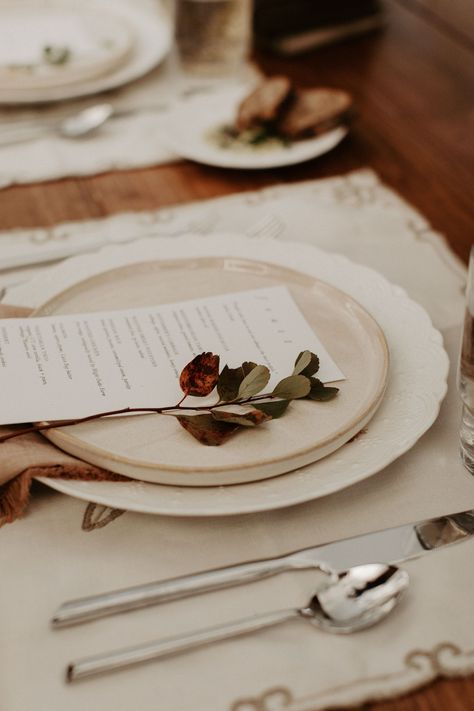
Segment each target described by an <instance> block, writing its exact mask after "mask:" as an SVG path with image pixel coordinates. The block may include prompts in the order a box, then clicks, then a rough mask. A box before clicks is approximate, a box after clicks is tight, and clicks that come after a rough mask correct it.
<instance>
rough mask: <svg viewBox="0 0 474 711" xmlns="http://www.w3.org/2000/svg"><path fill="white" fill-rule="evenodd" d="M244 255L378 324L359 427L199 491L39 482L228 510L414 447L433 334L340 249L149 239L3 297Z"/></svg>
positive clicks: (438, 362)
mask: <svg viewBox="0 0 474 711" xmlns="http://www.w3.org/2000/svg"><path fill="white" fill-rule="evenodd" d="M250 255H251V259H252V260H253V261H255V262H259V261H260V262H262V263H266V264H272V265H275V266H277V267H284V268H287V269H291V270H294V271H296V272H300V273H301V274H302V275H308V276H309V277H311V278H315V279H321V280H323V281H324V282H326V283H328V284H331V285H332V286H335V287H336V288H339V289H341V290H343V291H344V292H345V293H346V294H348V295H349V296H351V297H352V298H353V299H355V300H356V301H357V302H358V303H359V304H360V305H362V307H363V308H365V309H366V310H367V311H368V312H369V313H370V314H371V315H372V317H373V318H374V319H375V320H376V321H377V322H378V324H379V325H380V327H381V328H382V330H383V332H384V334H385V337H386V339H387V343H388V347H389V351H390V369H389V378H388V386H387V390H386V393H385V396H384V399H383V401H382V404H381V405H380V407H379V409H378V411H377V412H376V414H375V415H374V417H373V418H372V419H371V421H370V423H369V425H368V426H367V428H366V431H365V432H364V433H363V434H361V436H359V437H357V438H356V439H354V440H353V441H351V442H350V443H348V444H347V445H345V446H343V447H340V448H339V449H338V450H337V451H336V452H334V453H333V454H331V455H329V456H327V457H325V458H324V459H321V460H319V461H318V462H315V463H313V464H309V465H307V466H305V467H302V468H301V469H298V470H297V471H294V472H291V473H288V474H283V475H281V476H278V477H275V478H272V479H267V480H265V481H260V482H255V483H247V484H237V485H233V486H225V487H222V486H215V487H205V488H204V487H203V488H200V487H180V486H165V485H161V484H150V483H145V482H141V481H132V482H127V483H120V484H117V483H114V482H78V481H63V480H54V479H51V480H50V479H43V478H42V479H41V481H43V482H44V483H45V484H47V485H48V486H51V487H53V488H55V489H57V490H59V491H63V492H64V493H67V494H70V495H73V496H77V497H79V498H82V499H85V500H87V501H94V502H97V503H100V504H103V505H106V506H112V507H115V508H123V509H129V510H134V511H141V512H144V513H154V514H165V515H171V516H211V515H216V516H217V515H232V514H241V513H251V512H256V511H265V510H269V509H277V508H283V507H285V506H291V505H294V504H298V503H302V502H305V501H310V500H312V499H316V498H318V497H320V496H325V495H327V494H330V493H332V492H335V491H338V490H340V489H343V488H344V487H347V486H349V485H351V484H355V483H356V482H358V481H361V480H363V479H365V478H367V477H369V476H371V475H373V474H375V473H376V472H378V471H380V470H381V469H382V468H383V467H385V466H387V465H388V464H390V462H392V461H394V460H395V459H396V458H397V457H399V456H400V455H401V454H403V453H404V452H406V451H407V450H408V449H410V448H411V447H412V446H413V445H414V444H415V442H416V441H417V440H418V439H419V437H421V435H422V434H423V433H424V432H425V431H426V430H427V429H428V428H429V427H430V426H431V424H432V423H433V422H434V420H435V418H436V416H437V414H438V411H439V406H440V403H441V400H442V398H443V397H444V395H445V393H446V387H447V386H446V377H447V372H448V358H447V355H446V353H445V351H444V349H443V345H442V338H441V335H440V333H439V332H438V331H436V330H435V329H434V328H433V326H432V324H431V321H430V319H429V317H428V315H427V314H426V312H425V311H424V310H423V309H422V308H421V307H420V306H419V305H418V304H416V303H415V302H414V301H412V300H411V299H410V298H409V297H408V296H407V295H406V293H405V292H404V291H403V290H402V289H401V288H399V287H397V286H394V285H392V284H390V283H389V282H388V281H387V280H386V279H385V278H384V277H382V276H381V275H380V274H378V273H377V272H375V271H373V270H372V269H369V268H367V267H364V266H361V265H356V264H354V263H352V262H350V261H349V260H348V259H346V258H344V257H342V256H340V255H334V254H330V253H326V252H323V251H321V250H319V249H317V248H315V247H312V246H311V245H308V244H298V245H296V244H295V243H285V242H280V241H275V242H272V243H271V245H270V244H269V243H268V242H266V241H265V240H262V241H259V240H254V239H249V238H244V237H241V236H238V235H212V236H208V237H203V236H193V237H190V236H188V237H180V238H160V239H149V240H142V241H140V242H135V243H133V244H129V245H123V246H117V247H109V248H106V249H103V250H101V251H100V252H98V253H95V254H92V255H84V256H80V257H74V258H72V259H69V260H67V261H65V262H63V263H62V264H60V265H58V266H57V267H53V268H52V269H51V270H50V272H49V277H48V279H46V278H45V276H44V275H42V276H40V277H38V278H36V279H32V280H31V281H30V282H28V283H27V284H24V285H21V286H19V287H16V288H14V289H11V290H10V293H9V297H10V300H11V302H12V303H13V302H14V301H17V303H22V304H27V303H30V304H31V305H35V306H40V305H41V303H44V302H46V301H49V300H50V299H52V298H54V296H55V295H57V294H58V293H61V292H62V291H63V290H65V289H68V288H69V287H72V286H74V284H77V283H78V282H80V281H82V280H84V279H86V278H90V277H92V276H94V275H97V274H101V273H103V272H105V271H108V270H110V269H113V268H116V267H121V266H126V265H129V264H133V263H137V262H146V261H148V260H151V261H154V260H157V259H162V260H170V259H182V258H188V259H189V258H192V257H196V258H206V257H223V258H234V259H236V260H239V259H244V260H245V259H248V258H249V256H250ZM111 287H113V283H112V284H111ZM290 416H292V414H291V415H290V413H288V417H290ZM270 424H271V425H274V424H276V423H270ZM244 434H245V433H244ZM224 446H226V445H224Z"/></svg>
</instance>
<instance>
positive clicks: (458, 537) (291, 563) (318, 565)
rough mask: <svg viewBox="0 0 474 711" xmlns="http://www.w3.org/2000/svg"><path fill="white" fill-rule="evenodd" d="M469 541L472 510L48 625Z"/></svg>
mask: <svg viewBox="0 0 474 711" xmlns="http://www.w3.org/2000/svg"><path fill="white" fill-rule="evenodd" d="M473 535H474V509H471V510H469V511H463V512H462V513H456V514H450V515H448V516H442V517H440V518H433V519H427V520H425V521H418V522H416V523H409V524H405V525H403V526H397V527H395V528H387V529H385V530H383V531H375V532H373V533H366V534H364V535H362V536H355V537H354V538H346V539H344V540H342V541H335V542H334V543H328V544H325V545H322V546H314V547H313V548H304V549H303V550H299V551H293V552H292V553H287V554H286V555H283V556H280V557H278V558H269V559H266V560H255V561H251V562H248V563H241V564H239V565H231V566H228V567H225V568H215V569H214V570H208V571H205V572H202V573H196V574H194V575H186V576H183V577H179V578H172V579H169V580H163V581H157V582H152V583H147V584H145V585H137V586H134V587H130V588H124V589H122V590H115V591H112V592H108V593H102V594H100V595H93V596H91V597H84V598H79V599H77V600H71V601H69V602H65V603H64V604H63V605H61V607H59V609H58V610H57V612H56V613H55V614H54V616H53V618H52V625H53V626H54V627H67V626H68V625H73V624H78V623H80V622H86V621H88V620H93V619H96V618H98V617H105V616H106V615H112V614H115V613H118V612H125V611H128V610H135V609H137V608H140V607H146V606H148V605H155V604H157V603H161V602H168V601H170V600H178V599H180V598H184V597H189V596H190V595H197V594H200V593H205V592H211V591H213V590H222V589H223V588H228V587H232V586H234V585H242V584H244V583H250V582H254V581H257V580H263V579H264V578H269V577H271V576H273V575H277V574H278V573H283V572H287V571H290V570H304V569H310V568H314V569H319V570H322V571H323V572H329V571H331V572H333V571H336V572H337V571H342V570H345V569H346V568H349V567H350V566H353V565H362V564H364V563H373V562H374V561H379V562H380V561H383V562H390V563H398V562H400V561H405V560H408V559H410V558H416V557H418V556H420V555H422V554H424V553H426V552H428V551H432V550H435V549H437V548H442V547H444V546H447V545H451V544H452V543H456V542H457V541H462V540H465V539H467V538H470V537H471V536H473Z"/></svg>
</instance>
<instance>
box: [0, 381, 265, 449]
mask: <svg viewBox="0 0 474 711" xmlns="http://www.w3.org/2000/svg"><path fill="white" fill-rule="evenodd" d="M186 397H187V394H186V393H185V395H184V397H182V398H181V400H180V401H179V402H178V403H177V404H176V405H168V406H166V407H123V408H122V409H120V410H109V411H108V412H99V413H97V414H95V415H87V416H86V417H77V418H75V419H72V420H55V421H54V422H48V423H45V424H44V425H41V424H38V425H32V426H31V427H25V428H23V429H21V430H16V431H15V432H9V433H8V434H5V435H2V436H0V444H2V443H3V442H6V441H7V440H9V439H14V437H21V436H22V435H26V434H31V433H32V432H44V431H45V430H51V429H54V428H56V427H71V426H72V425H80V424H83V423H84V422H91V421H92V420H99V419H102V418H104V417H111V416H112V415H126V414H132V413H138V412H142V413H150V414H151V413H155V414H156V415H167V414H171V411H172V410H185V411H188V410H201V411H202V410H205V411H209V410H213V409H215V408H216V407H227V406H229V405H247V404H248V403H251V402H257V401H258V400H269V399H274V398H275V396H274V395H272V394H271V393H267V394H263V395H254V396H252V397H248V398H245V399H243V400H230V401H229V402H222V401H221V400H219V401H218V402H216V403H214V405H197V406H195V407H192V406H186V405H184V406H183V405H182V404H181V403H182V402H183V401H184V400H185V399H186Z"/></svg>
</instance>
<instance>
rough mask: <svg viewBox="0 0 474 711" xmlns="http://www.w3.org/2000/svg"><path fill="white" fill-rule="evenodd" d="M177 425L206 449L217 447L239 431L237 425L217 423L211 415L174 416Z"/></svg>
mask: <svg viewBox="0 0 474 711" xmlns="http://www.w3.org/2000/svg"><path fill="white" fill-rule="evenodd" d="M175 417H176V419H177V420H178V422H179V424H180V425H181V426H182V427H184V429H185V430H186V431H187V432H189V434H190V435H192V436H193V437H194V438H195V439H197V440H198V442H201V444H205V445H207V446H208V447H218V446H219V445H221V444H224V442H227V440H228V439H229V438H230V437H232V435H233V434H234V432H236V431H237V430H238V429H240V427H239V425H237V424H234V423H230V422H218V421H217V420H215V419H214V418H213V417H212V415H211V414H210V413H209V414H204V415H175Z"/></svg>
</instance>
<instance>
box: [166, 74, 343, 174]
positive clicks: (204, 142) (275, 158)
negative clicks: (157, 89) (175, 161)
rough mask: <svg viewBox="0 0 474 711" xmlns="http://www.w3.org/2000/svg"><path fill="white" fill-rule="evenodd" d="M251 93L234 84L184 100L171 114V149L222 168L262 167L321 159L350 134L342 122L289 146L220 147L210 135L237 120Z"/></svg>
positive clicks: (168, 123)
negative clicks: (240, 108)
mask: <svg viewBox="0 0 474 711" xmlns="http://www.w3.org/2000/svg"><path fill="white" fill-rule="evenodd" d="M248 93H249V88H248V87H247V86H246V87H242V86H239V87H235V86H234V87H229V88H223V89H221V90H219V91H218V90H216V91H215V92H214V93H213V94H212V95H209V94H203V95H197V96H192V97H191V98H188V99H183V100H182V101H180V102H179V103H178V104H176V106H175V108H174V109H173V111H171V112H170V113H169V114H168V116H167V119H166V135H165V136H163V138H164V139H165V140H166V142H167V144H168V145H169V147H170V149H171V150H172V151H173V152H174V153H176V154H177V155H179V156H181V157H182V158H189V159H190V160H194V161H197V162H198V163H204V164H206V165H213V166H217V167H220V168H237V169H243V168H244V169H246V170H249V169H250V170H259V169H265V168H278V167H281V166H285V165H293V164H296V163H302V162H304V161H307V160H311V159H312V158H317V157H318V156H320V155H323V154H324V153H327V152H328V151H330V150H332V149H333V148H335V147H336V146H337V145H338V144H339V143H340V142H341V141H342V139H343V138H344V137H345V136H346V135H347V131H348V129H347V127H346V126H343V125H341V126H337V127H336V128H334V129H332V130H330V131H327V132H326V133H323V134H322V135H320V136H315V137H314V138H305V139H301V140H297V141H293V142H292V143H290V144H288V145H281V146H276V147H273V146H272V147H267V146H263V145H262V146H259V147H255V148H253V149H250V148H245V149H234V148H221V147H219V145H217V143H216V142H215V141H213V140H212V139H211V138H210V134H212V132H213V131H215V130H217V129H219V128H220V127H222V126H224V125H232V124H233V123H234V121H235V118H236V113H237V107H238V105H239V103H240V101H241V100H242V99H243V98H244V97H245V96H247V95H248ZM190 116H192V119H193V120H192V121H190V120H189V117H190Z"/></svg>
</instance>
